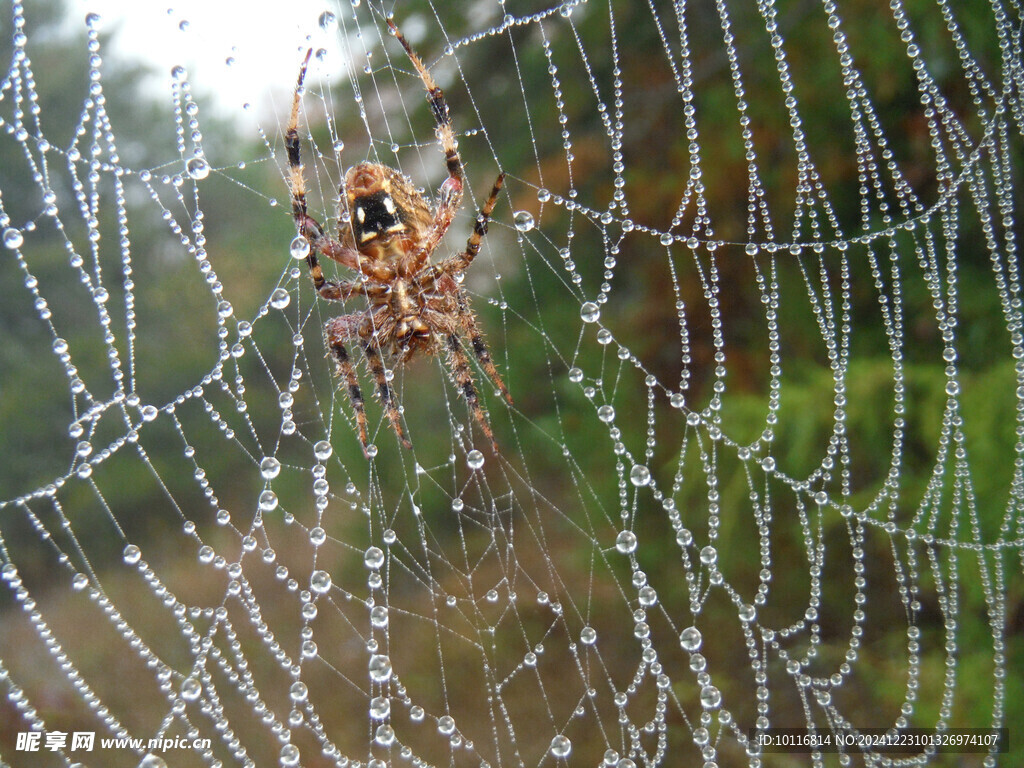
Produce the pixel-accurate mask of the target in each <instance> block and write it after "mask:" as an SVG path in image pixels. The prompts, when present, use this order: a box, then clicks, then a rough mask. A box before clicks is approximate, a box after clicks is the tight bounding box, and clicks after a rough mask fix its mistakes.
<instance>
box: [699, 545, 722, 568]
mask: <svg viewBox="0 0 1024 768" xmlns="http://www.w3.org/2000/svg"><path fill="white" fill-rule="evenodd" d="M700 561H701V562H702V563H704V565H714V564H715V563H716V562H718V550H717V549H715V548H714V547H713V546H711V545H710V544H708V545H707V546H706V547H703V548H702V549H701V551H700Z"/></svg>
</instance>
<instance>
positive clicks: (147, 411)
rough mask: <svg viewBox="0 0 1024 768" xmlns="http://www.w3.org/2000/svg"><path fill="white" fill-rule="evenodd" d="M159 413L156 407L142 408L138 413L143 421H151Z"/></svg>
mask: <svg viewBox="0 0 1024 768" xmlns="http://www.w3.org/2000/svg"><path fill="white" fill-rule="evenodd" d="M159 413H160V411H158V410H157V409H156V407H155V406H152V405H147V406H144V407H143V408H142V410H141V411H140V414H141V415H142V420H143V421H153V420H154V419H155V418H156V417H157V416H158V415H159Z"/></svg>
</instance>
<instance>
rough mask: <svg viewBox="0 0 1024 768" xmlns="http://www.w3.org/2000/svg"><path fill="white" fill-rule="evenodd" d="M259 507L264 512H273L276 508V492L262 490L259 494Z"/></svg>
mask: <svg viewBox="0 0 1024 768" xmlns="http://www.w3.org/2000/svg"><path fill="white" fill-rule="evenodd" d="M259 505H260V509H261V510H262V511H264V512H273V511H274V510H275V509H277V494H276V493H274V492H273V491H264V492H263V493H261V494H260V501H259Z"/></svg>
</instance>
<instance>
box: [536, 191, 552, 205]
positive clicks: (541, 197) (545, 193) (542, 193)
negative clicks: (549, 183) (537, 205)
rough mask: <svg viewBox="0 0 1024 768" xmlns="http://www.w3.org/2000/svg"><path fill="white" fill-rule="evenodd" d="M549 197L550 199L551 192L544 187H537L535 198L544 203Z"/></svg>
mask: <svg viewBox="0 0 1024 768" xmlns="http://www.w3.org/2000/svg"><path fill="white" fill-rule="evenodd" d="M550 199H551V193H550V192H549V191H548V190H546V189H538V190H537V200H539V201H540V202H542V203H546V202H547V201H548V200H550Z"/></svg>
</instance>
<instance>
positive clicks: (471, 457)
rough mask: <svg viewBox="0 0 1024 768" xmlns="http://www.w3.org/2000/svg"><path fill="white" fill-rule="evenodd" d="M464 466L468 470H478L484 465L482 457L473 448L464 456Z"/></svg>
mask: <svg viewBox="0 0 1024 768" xmlns="http://www.w3.org/2000/svg"><path fill="white" fill-rule="evenodd" d="M466 465H467V466H468V467H469V468H470V469H480V467H482V466H483V465H484V455H483V454H482V453H481V452H480V451H478V450H476V449H475V448H474V449H473V450H472V451H470V452H469V453H467V454H466Z"/></svg>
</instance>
